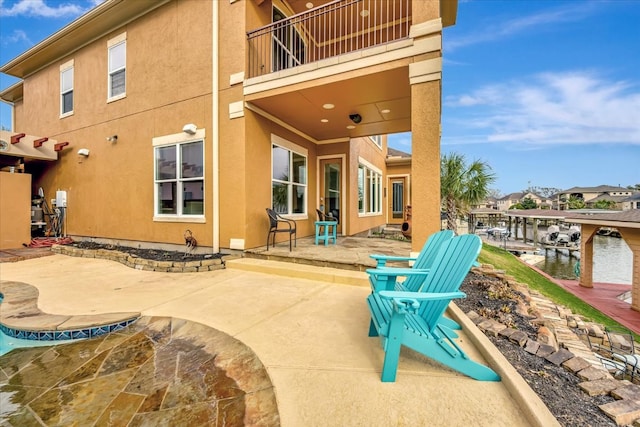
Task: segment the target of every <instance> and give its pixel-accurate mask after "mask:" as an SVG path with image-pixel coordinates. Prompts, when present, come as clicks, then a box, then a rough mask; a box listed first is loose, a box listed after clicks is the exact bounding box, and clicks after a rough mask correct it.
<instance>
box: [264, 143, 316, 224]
mask: <svg viewBox="0 0 640 427" xmlns="http://www.w3.org/2000/svg"><path fill="white" fill-rule="evenodd" d="M274 146H277V147H279V148H282V149H284V150H287V151H288V152H289V164H290V165H291V164H292V156H293V154H294V153H295V154H297V155H299V156H302V157H304V160H305V182H304V183H300V182H293V181H292V178H291V177H290V178H289V180H288V181H283V180H280V179H274V178H273V147H274ZM270 151H271V168H270V171H269V173H270V175H271V186H270V192H271V207H272V208H273V184H274V183H279V184H285V185H287V212H286V213H282V214H281V215H282V216H283V217H285V218H289V219H295V220H300V219H306V218H307V216H308V211H307V205H308V200H309V152H308V150H307V149H306V148H304V147H301V146H299V145H297V144H294V143H293V142H290V141H287V140H286V139H284V138H281V137H279V136H277V135H271V147H270ZM294 185H295V186H298V187H302V188H304V196H303V202H302V206H303V208H304V210H303V212H297V213H292V211H293V186H294Z"/></svg>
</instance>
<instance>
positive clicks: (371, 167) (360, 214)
mask: <svg viewBox="0 0 640 427" xmlns="http://www.w3.org/2000/svg"><path fill="white" fill-rule="evenodd" d="M360 166H364V167H365V168H366V169H369V170H370V171H372V172H375V173H377V174H378V175H380V188H379V190H378V196H379V197H378V199H379V202H380V211H379V212H360V209H359V208H358V207H357V206H356V209H357V210H358V218H365V217H370V216H382V215H383V211H384V209H383V204H384V202H383V200H382V187H383V184H382V183H383V180H384V175H383V174H382V170H380V169H379V168H377V167H375V166H374V165H373V164H371V163H369V162H368V161H366V160H365V159H363V158H362V157H359V156H358V169H360ZM358 173H359V171H358ZM365 178H366V177H365ZM365 191H369V190H368V188H366V186H365ZM366 194H367V193H365V201H366ZM365 210H366V207H365Z"/></svg>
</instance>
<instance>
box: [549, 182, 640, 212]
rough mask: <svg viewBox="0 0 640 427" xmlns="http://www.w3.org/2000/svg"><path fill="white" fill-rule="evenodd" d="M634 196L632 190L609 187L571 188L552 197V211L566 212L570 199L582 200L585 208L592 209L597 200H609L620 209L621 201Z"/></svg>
mask: <svg viewBox="0 0 640 427" xmlns="http://www.w3.org/2000/svg"><path fill="white" fill-rule="evenodd" d="M633 194H634V191H633V190H630V189H628V188H624V187H615V186H611V185H599V186H597V187H572V188H569V189H568V190H563V191H561V192H559V193H557V194H556V195H554V196H553V198H552V199H553V206H554V209H558V210H566V209H567V202H568V201H569V199H570V198H576V199H579V200H582V201H583V202H584V203H585V206H586V207H593V205H594V204H595V203H596V202H597V201H598V200H611V201H614V202H616V204H618V207H619V208H622V204H623V201H624V200H625V199H626V198H628V197H629V196H632V195H633Z"/></svg>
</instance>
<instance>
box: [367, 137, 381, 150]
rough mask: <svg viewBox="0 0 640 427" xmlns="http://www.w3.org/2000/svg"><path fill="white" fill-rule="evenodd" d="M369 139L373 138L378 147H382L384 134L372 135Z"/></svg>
mask: <svg viewBox="0 0 640 427" xmlns="http://www.w3.org/2000/svg"><path fill="white" fill-rule="evenodd" d="M369 139H371V141H373V143H374V144H375V145H376V146H377V147H378V148H382V135H370V136H369Z"/></svg>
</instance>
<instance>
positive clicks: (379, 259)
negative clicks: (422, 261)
mask: <svg viewBox="0 0 640 427" xmlns="http://www.w3.org/2000/svg"><path fill="white" fill-rule="evenodd" d="M369 256H370V257H371V258H373V259H375V260H376V263H377V264H376V268H380V267H384V266H385V265H386V264H387V262H389V261H397V262H401V261H406V262H409V261H415V260H416V259H417V257H411V256H395V255H378V254H372V255H369Z"/></svg>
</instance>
